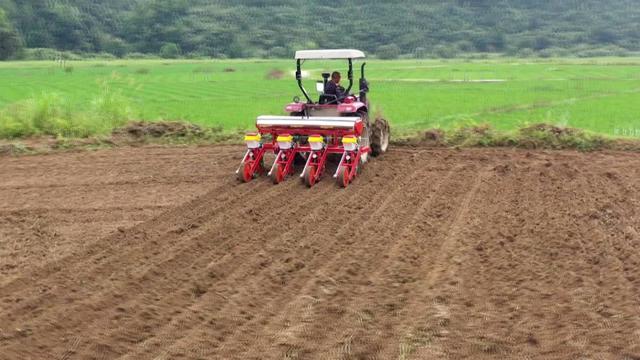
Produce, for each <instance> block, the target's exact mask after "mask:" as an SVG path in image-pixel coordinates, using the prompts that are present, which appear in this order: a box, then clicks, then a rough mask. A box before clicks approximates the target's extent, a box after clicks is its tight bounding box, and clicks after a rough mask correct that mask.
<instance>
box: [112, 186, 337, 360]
mask: <svg viewBox="0 0 640 360" xmlns="http://www.w3.org/2000/svg"><path fill="white" fill-rule="evenodd" d="M330 185H333V184H330ZM314 190H317V189H314ZM323 190H324V191H323V192H316V194H315V196H314V197H313V198H311V199H307V200H308V201H306V202H305V203H306V205H305V206H301V207H300V208H291V209H290V210H289V211H290V212H291V213H290V214H289V215H291V216H293V215H295V214H297V213H300V212H302V213H307V212H308V213H310V214H311V216H313V215H317V213H319V212H320V211H321V208H319V207H317V206H315V205H314V202H316V201H318V200H321V199H325V200H326V199H327V198H328V199H329V200H326V201H328V202H331V200H335V199H336V198H338V197H340V196H341V195H342V194H341V193H339V192H336V191H335V189H334V188H333V187H332V186H323ZM329 194H332V196H328V195H329ZM307 208H314V209H307ZM280 225H281V224H279V223H277V222H272V223H271V227H270V230H271V231H274V230H277V228H278V226H280ZM294 229H295V230H297V228H292V229H289V230H287V231H286V232H285V233H284V234H281V235H280V236H278V237H277V239H276V240H278V242H276V243H275V244H273V243H267V242H266V241H265V242H262V244H261V248H254V246H251V245H247V244H245V245H246V246H245V248H244V252H243V253H240V254H236V255H235V256H234V258H233V260H236V261H237V262H243V259H244V263H245V264H248V262H247V261H246V259H248V258H250V257H251V256H253V255H255V253H256V252H257V251H258V250H260V251H264V249H265V248H266V247H267V245H269V247H271V248H278V247H279V246H284V245H286V241H287V240H288V236H289V235H291V234H292V233H293V232H294ZM265 240H266V239H265ZM222 257H224V254H221V255H220V256H219V259H216V260H211V261H210V263H209V265H208V266H207V269H208V271H209V273H211V272H214V273H216V274H218V273H223V274H224V275H225V277H224V278H220V277H219V276H216V277H215V279H216V282H222V281H221V280H224V282H223V283H226V282H228V283H230V284H233V283H235V282H238V281H243V277H246V276H249V275H251V276H255V275H257V274H256V273H255V271H253V272H252V271H251V270H247V269H245V268H244V267H242V268H235V269H233V270H232V271H230V272H224V271H223V270H224V268H225V266H227V265H229V264H230V263H233V262H236V261H231V260H226V261H225V262H220V260H221V259H222ZM213 265H215V267H214V266H213ZM247 267H248V266H247ZM252 267H255V268H259V267H260V266H259V264H253V263H252V266H250V268H252ZM241 270H242V271H241ZM236 273H239V274H238V275H237V276H235V277H231V275H235V274H236ZM215 285H218V286H219V285H220V284H215ZM228 286H231V285H228ZM211 287H214V286H213V285H210V286H209V288H211ZM219 287H222V286H219ZM211 297H219V298H221V299H223V300H225V301H226V303H229V297H228V296H227V295H226V294H223V293H222V291H216V292H214V293H213V294H212V295H211ZM207 300H210V299H209V298H203V299H201V300H200V301H198V302H196V303H193V304H191V306H189V308H188V309H189V311H191V312H193V313H201V312H202V310H200V309H198V307H201V306H203V304H206V303H207ZM216 303H217V304H220V302H216ZM226 303H225V304H226ZM184 320H185V319H184V318H183V317H180V318H175V319H172V320H171V322H170V323H169V324H167V325H166V326H163V327H162V328H161V329H160V332H161V335H158V334H155V335H154V337H152V338H149V339H146V340H145V341H144V342H143V343H141V344H140V345H139V346H138V347H137V350H135V349H134V350H132V351H130V352H129V353H127V354H125V355H124V356H123V358H139V357H142V356H145V355H148V354H146V352H148V349H147V348H148V347H150V346H154V347H160V348H163V349H164V348H165V347H166V346H167V345H168V344H171V343H173V342H175V341H177V340H176V339H172V340H169V339H170V338H176V337H177V338H181V337H183V336H185V335H184V334H185V333H187V330H189V329H190V326H186V325H183V322H184ZM190 320H193V319H190ZM203 320H204V319H200V321H203ZM198 324H199V323H195V324H193V325H191V326H195V325H198ZM180 326H182V328H180V329H179V331H176V327H180ZM157 338H161V340H160V344H162V345H161V346H160V345H159V344H153V345H150V343H152V342H154V341H157ZM163 351H165V352H167V354H163V355H158V356H160V357H162V356H169V354H168V350H163Z"/></svg>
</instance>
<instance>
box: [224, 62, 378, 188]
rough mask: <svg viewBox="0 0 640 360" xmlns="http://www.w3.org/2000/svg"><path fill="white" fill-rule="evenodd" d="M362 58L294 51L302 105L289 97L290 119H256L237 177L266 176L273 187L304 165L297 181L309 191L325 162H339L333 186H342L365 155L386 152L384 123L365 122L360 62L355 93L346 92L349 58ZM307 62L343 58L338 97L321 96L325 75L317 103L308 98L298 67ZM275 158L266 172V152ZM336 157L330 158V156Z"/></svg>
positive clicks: (350, 74) (365, 84)
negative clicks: (343, 82) (344, 78)
mask: <svg viewBox="0 0 640 360" xmlns="http://www.w3.org/2000/svg"><path fill="white" fill-rule="evenodd" d="M361 58H364V53H362V52H361V51H358V50H307V51H298V52H296V60H297V71H296V80H297V82H298V86H299V88H300V90H301V91H302V93H303V95H304V97H305V98H306V100H307V101H306V102H301V101H300V99H299V98H297V97H296V98H294V102H293V103H291V104H289V105H287V106H286V108H285V110H286V111H287V112H289V113H290V116H259V117H258V119H257V121H256V127H257V129H258V131H257V132H255V133H250V134H247V135H246V136H245V142H246V144H247V148H248V149H247V152H246V153H245V156H244V157H243V159H242V163H241V164H240V168H239V169H238V171H237V172H236V173H237V175H238V179H239V180H240V181H242V182H249V181H251V180H252V179H254V178H256V177H257V176H258V175H261V174H264V173H267V175H268V176H269V177H270V178H271V179H272V181H273V182H274V183H275V184H278V183H280V182H282V181H283V180H284V179H285V178H286V177H288V176H291V175H293V173H294V165H295V164H297V163H299V164H300V165H302V164H304V168H303V170H302V174H301V175H300V177H301V178H302V179H303V181H304V183H305V184H306V185H307V186H309V187H311V186H313V185H314V184H315V183H316V182H318V181H319V180H320V179H321V178H322V175H323V173H324V172H325V170H326V168H327V163H328V161H329V159H331V158H335V159H339V161H338V163H337V168H336V171H335V173H334V175H333V177H334V178H335V179H337V181H338V184H339V185H340V186H342V187H346V186H347V185H348V184H349V183H351V182H352V181H353V179H354V178H355V177H356V176H357V174H358V172H359V170H360V167H361V166H362V165H363V164H364V163H366V162H367V160H368V157H369V154H371V155H374V156H377V155H379V154H381V153H383V152H385V151H386V149H387V146H388V142H389V125H388V123H387V122H386V121H385V120H384V119H376V121H375V122H374V123H370V122H369V117H368V109H369V102H368V99H367V96H366V94H367V92H368V91H369V87H368V82H367V81H366V80H365V78H364V67H365V64H362V67H361V72H362V76H361V78H360V93H359V95H358V96H355V95H353V94H350V93H349V91H350V90H351V87H352V85H353V60H354V59H361ZM308 59H347V60H348V64H349V71H348V80H349V87H348V88H347V89H346V90H345V91H344V95H343V96H337V95H331V94H325V93H324V87H325V86H326V84H327V82H328V79H329V73H323V74H322V77H323V79H324V81H319V82H318V84H317V88H318V92H319V93H320V97H319V101H318V102H314V101H312V100H311V98H310V96H309V94H308V93H307V91H306V89H305V88H304V86H303V85H302V70H301V66H302V63H303V62H304V60H308ZM269 152H272V153H274V154H275V160H274V162H273V165H272V166H271V167H270V168H269V170H268V171H267V168H266V167H265V165H264V158H265V154H267V153H269ZM334 154H335V155H334Z"/></svg>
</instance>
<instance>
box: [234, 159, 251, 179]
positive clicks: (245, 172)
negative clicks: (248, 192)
mask: <svg viewBox="0 0 640 360" xmlns="http://www.w3.org/2000/svg"><path fill="white" fill-rule="evenodd" d="M239 170H240V171H238V181H240V182H242V183H248V182H249V181H251V180H253V174H251V163H250V162H248V161H245V162H243V163H242V165H240V169H239Z"/></svg>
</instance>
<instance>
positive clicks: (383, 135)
mask: <svg viewBox="0 0 640 360" xmlns="http://www.w3.org/2000/svg"><path fill="white" fill-rule="evenodd" d="M390 132H391V131H390V128H389V122H388V121H387V120H385V119H383V118H377V119H376V120H375V122H374V123H373V124H372V125H371V128H370V135H369V136H371V155H373V156H379V155H382V154H384V153H385V152H387V149H388V148H389V137H390V135H391V134H390Z"/></svg>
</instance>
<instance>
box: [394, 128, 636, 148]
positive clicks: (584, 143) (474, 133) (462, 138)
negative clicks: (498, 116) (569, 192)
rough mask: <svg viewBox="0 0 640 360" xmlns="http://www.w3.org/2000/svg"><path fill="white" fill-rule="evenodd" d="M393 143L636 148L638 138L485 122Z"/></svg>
mask: <svg viewBox="0 0 640 360" xmlns="http://www.w3.org/2000/svg"><path fill="white" fill-rule="evenodd" d="M394 144H395V145H409V146H412V145H413V146H432V147H452V148H468V147H512V148H523V149H556V150H564V149H572V150H579V151H594V150H604V149H609V150H621V151H640V141H638V140H633V139H613V138H609V137H607V136H604V135H600V134H594V133H591V132H589V131H585V130H581V129H575V128H570V127H561V126H556V125H550V124H544V123H543V124H535V125H531V126H527V127H524V128H521V129H517V130H514V131H501V130H496V129H494V128H492V127H491V126H490V125H488V124H481V125H470V126H461V127H458V128H456V129H453V130H446V131H445V130H442V129H431V130H428V131H426V132H422V133H418V134H414V135H412V136H411V135H409V136H404V137H403V136H401V137H399V138H396V139H395V140H394Z"/></svg>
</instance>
